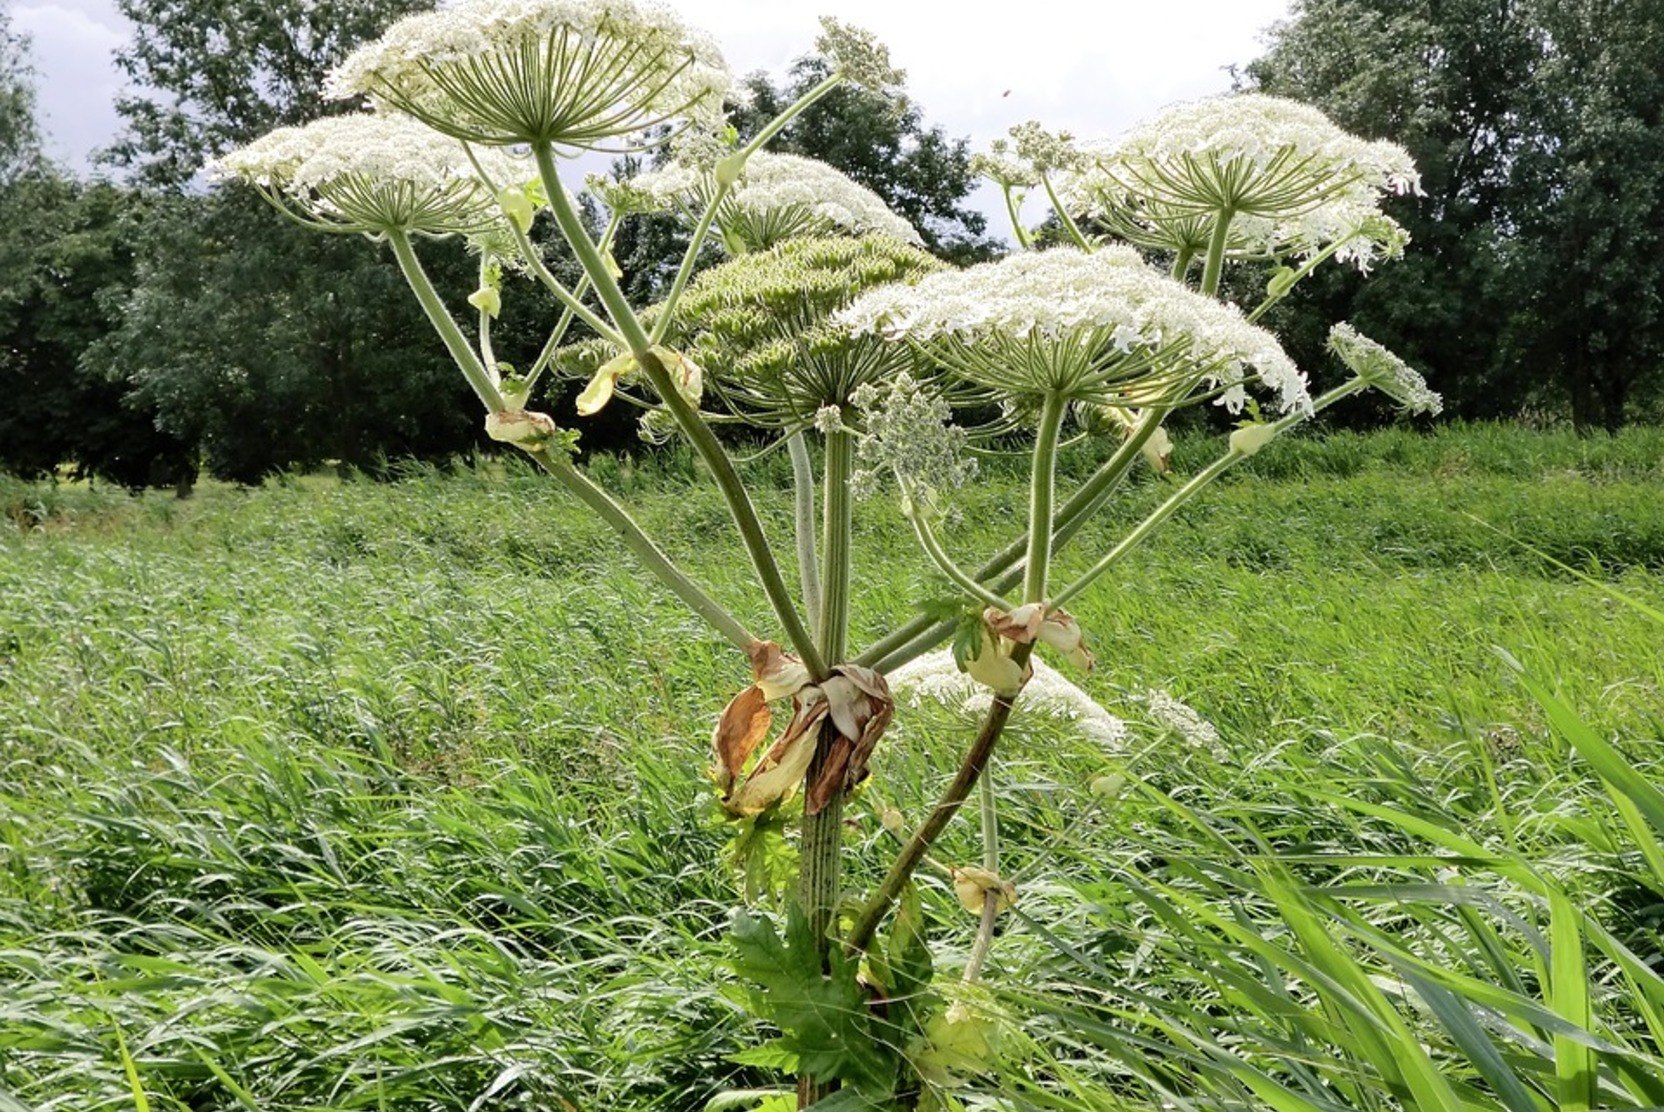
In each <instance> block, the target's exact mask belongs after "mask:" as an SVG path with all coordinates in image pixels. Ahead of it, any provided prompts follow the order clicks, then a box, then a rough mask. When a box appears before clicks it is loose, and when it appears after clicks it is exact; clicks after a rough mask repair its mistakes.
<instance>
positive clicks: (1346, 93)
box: [0, 0, 1664, 490]
mask: <svg viewBox="0 0 1664 1112" xmlns="http://www.w3.org/2000/svg"><path fill="white" fill-rule="evenodd" d="M428 6H430V4H429V0H351V2H346V3H339V4H330V5H318V4H313V3H310V2H308V0H278V2H266V0H231V2H230V3H225V2H220V3H215V4H212V5H209V4H206V3H203V2H202V0H121V3H120V8H121V10H122V12H123V14H124V15H126V16H127V17H128V18H129V19H130V20H131V21H132V22H133V25H134V27H135V29H136V33H135V36H134V38H133V40H132V41H131V42H130V43H129V44H128V45H127V46H125V47H124V48H123V50H122V52H121V53H120V55H119V57H118V63H119V65H120V67H121V69H122V70H123V71H124V73H125V74H126V76H127V77H128V78H129V80H130V82H131V89H132V90H133V91H131V92H129V93H128V94H127V95H125V96H124V97H123V98H122V99H121V100H120V101H119V103H118V105H117V109H118V111H119V113H120V115H121V117H122V119H123V121H124V123H125V131H124V133H123V135H122V136H121V138H120V139H119V140H118V141H117V142H116V144H115V145H114V146H113V147H111V148H110V149H109V150H108V151H106V152H104V154H103V156H102V157H103V159H104V161H105V162H106V163H108V165H109V167H110V170H111V174H110V175H108V176H101V177H97V178H94V179H91V180H80V179H78V178H76V177H75V176H73V175H71V174H69V173H67V172H66V171H64V170H63V169H62V168H61V167H58V166H55V165H54V164H52V163H51V162H50V161H49V160H48V159H47V158H46V157H45V156H44V155H43V154H42V150H41V137H40V135H39V132H38V128H37V125H36V117H35V110H34V109H35V104H34V75H33V73H32V72H31V70H30V68H29V64H28V50H27V43H26V42H25V41H24V40H23V39H22V38H21V37H20V36H18V35H17V34H15V33H14V32H13V31H12V29H11V27H10V24H9V21H8V20H7V18H6V12H5V9H4V8H3V7H0V217H3V218H0V399H4V400H3V401H0V470H6V471H11V472H14V473H19V474H24V475H35V476H42V475H50V474H55V473H58V472H59V471H60V469H62V468H65V467H69V468H72V469H74V470H75V471H77V472H79V473H81V474H86V475H93V476H98V477H101V478H103V479H106V480H108V481H111V482H115V483H120V484H123V485H126V486H130V487H142V486H151V485H173V486H178V487H179V488H180V489H182V490H184V489H188V488H189V484H190V483H191V482H192V481H194V479H195V478H196V476H197V475H198V474H199V472H201V471H204V470H205V471H207V472H208V473H210V474H213V475H215V476H217V477H221V478H226V479H232V480H236V481H244V482H254V481H258V480H259V479H260V478H262V477H264V476H265V475H268V474H271V473H273V472H276V471H280V470H285V469H290V468H304V467H313V466H317V465H319V464H321V463H324V462H325V461H334V462H335V463H337V464H338V465H339V466H342V467H346V468H358V469H367V470H374V469H376V468H378V467H380V466H382V465H383V464H384V463H385V461H387V460H389V459H394V458H398V457H402V456H416V457H422V458H428V459H440V458H445V457H448V456H451V455H453V454H456V453H458V452H464V451H467V450H469V449H470V448H472V447H474V446H476V445H477V444H479V443H480V431H479V429H478V428H477V422H476V421H474V420H473V418H472V417H471V416H470V415H471V414H472V413H473V407H471V406H470V405H468V404H466V401H467V399H466V397H465V394H466V391H465V388H464V387H463V385H462V383H461V382H460V381H458V380H457V377H456V376H455V374H454V373H453V371H452V370H451V368H450V367H449V365H448V364H447V363H446V361H445V359H444V356H443V353H442V352H441V351H440V350H439V349H438V348H437V346H436V345H435V344H434V343H433V342H432V341H431V338H430V336H429V331H428V328H427V326H426V324H425V322H424V321H423V320H422V319H421V317H420V313H419V311H418V310H417V308H416V307H415V305H414V303H413V300H412V299H411V298H409V297H407V296H404V291H403V290H402V289H401V288H400V282H401V281H402V280H401V279H400V277H399V275H398V272H397V270H396V269H395V268H394V267H393V266H391V265H390V263H389V262H388V261H387V260H386V259H385V258H383V257H381V253H380V252H379V251H378V250H377V248H376V247H375V245H373V244H370V243H367V242H365V241H363V240H361V239H359V238H356V237H320V236H316V235H313V234H310V233H307V232H305V231H303V230H302V229H298V228H294V227H291V226H289V225H287V224H285V223H284V222H283V221H282V220H280V219H279V218H278V217H277V216H276V215H275V214H273V213H272V212H271V211H270V210H268V209H267V208H266V207H265V206H264V205H263V204H262V203H261V202H260V201H259V200H258V199H257V198H255V197H253V196H251V195H250V194H249V193H248V192H247V191H244V190H241V189H233V188H223V187H219V186H216V185H213V184H212V183H208V182H205V181H204V178H203V175H202V171H203V167H204V166H205V165H206V163H207V162H208V161H209V160H210V159H212V158H213V157H214V156H216V155H218V154H220V153H223V152H224V151H226V150H228V149H230V148H232V147H235V146H237V145H239V144H241V143H244V142H247V141H248V140H250V139H252V138H254V137H256V136H258V135H260V134H262V133H264V132H266V131H268V130H270V129H271V128H273V127H276V126H279V125H282V124H288V123H300V122H304V121H306V120H308V119H312V118H315V117H316V116H318V115H321V114H323V113H326V112H330V111H340V110H342V109H343V107H344V106H341V105H336V104H331V103H329V102H326V101H324V100H323V99H322V96H321V93H320V89H321V84H322V79H323V76H324V74H325V73H327V72H328V70H329V69H330V67H331V66H333V65H334V64H335V62H336V61H338V60H339V59H340V58H341V57H343V56H344V55H345V53H346V52H347V51H348V50H350V49H351V48H352V47H353V46H354V45H355V44H357V43H358V42H360V41H362V40H364V39H365V38H368V37H370V36H373V35H374V34H376V33H378V32H379V31H380V30H381V29H382V28H383V27H384V26H386V25H387V24H388V23H390V22H391V21H393V20H394V19H396V18H398V17H400V16H402V15H404V14H407V13H408V12H411V11H414V10H418V9H420V8H424V7H428ZM824 65H825V63H824V61H823V60H821V59H818V58H814V57H806V58H804V59H802V60H800V61H799V62H798V63H797V64H796V66H795V67H794V68H793V69H792V70H791V71H790V73H788V74H787V75H786V76H785V77H784V78H783V79H782V80H780V81H778V82H776V81H774V80H771V79H770V78H768V77H767V76H763V75H756V76H753V77H751V78H750V79H748V82H747V84H748V86H749V91H750V92H751V94H752V104H751V106H750V107H749V108H746V109H741V110H739V112H738V114H737V118H736V122H737V125H738V126H739V128H740V130H741V133H742V134H746V133H748V132H749V131H750V130H751V129H753V128H754V127H755V126H757V124H758V122H759V121H761V120H764V119H767V118H768V117H769V116H770V115H771V114H772V110H773V109H774V108H775V107H778V105H779V104H781V103H785V102H787V101H789V100H790V99H791V98H793V97H794V96H795V95H796V94H797V93H798V92H799V91H801V90H802V89H805V88H807V87H809V86H810V85H812V84H814V83H815V82H816V81H817V80H818V79H819V78H820V77H821V76H822V75H823V74H824ZM1239 83H1240V84H1241V85H1242V86H1243V87H1245V88H1252V89H1256V90H1260V91H1265V92H1270V93H1275V94H1279V95H1285V96H1292V97H1296V98H1298V99H1301V100H1306V101H1309V102H1312V103H1315V104H1317V105H1318V106H1319V107H1321V108H1323V109H1324V110H1325V111H1327V112H1328V113H1329V114H1330V115H1331V116H1332V117H1334V118H1335V119H1336V120H1337V122H1339V123H1340V124H1341V125H1342V126H1345V127H1347V128H1349V129H1351V130H1354V131H1357V132H1359V133H1360V134H1364V135H1366V136H1369V137H1372V138H1390V139H1393V140H1395V141H1397V142H1399V143H1402V144H1404V145H1405V146H1407V147H1408V148H1409V149H1410V151H1411V153H1412V154H1413V155H1414V156H1415V157H1416V160H1417V162H1418V164H1419V165H1420V166H1421V168H1422V173H1423V193H1422V195H1420V196H1417V197H1409V198H1404V199H1402V200H1401V201H1398V202H1395V205H1396V207H1395V210H1394V212H1393V214H1394V215H1395V216H1396V217H1397V218H1398V219H1399V220H1400V221H1401V222H1402V223H1403V224H1404V225H1405V226H1406V227H1407V228H1409V230H1410V231H1411V233H1412V235H1413V237H1414V243H1413V245H1412V249H1411V251H1410V253H1409V254H1408V255H1407V256H1406V258H1405V259H1404V260H1403V261H1401V262H1398V263H1395V264H1392V265H1391V266H1389V267H1388V268H1386V269H1385V270H1383V272H1382V273H1381V274H1380V275H1379V276H1378V277H1377V278H1376V279H1375V280H1374V281H1372V282H1369V283H1359V282H1357V281H1356V280H1355V279H1353V278H1352V277H1350V276H1349V275H1347V274H1346V273H1344V272H1343V271H1342V269H1341V268H1338V267H1336V268H1330V269H1329V271H1328V272H1327V273H1325V274H1324V275H1323V279H1322V280H1321V281H1314V282H1312V283H1308V284H1307V285H1309V286H1310V287H1311V289H1310V290H1309V291H1307V292H1303V293H1302V294H1300V295H1299V296H1298V297H1296V298H1292V299H1290V301H1289V302H1288V303H1287V304H1286V305H1285V306H1283V307H1282V308H1281V309H1280V310H1279V311H1278V312H1279V317H1278V319H1276V320H1274V321H1273V322H1272V323H1273V324H1274V325H1275V326H1276V327H1277V330H1278V331H1279V333H1280V334H1282V335H1284V336H1285V337H1286V338H1287V342H1288V345H1289V347H1290V350H1291V353H1292V354H1294V355H1295V356H1296V358H1297V359H1298V360H1300V361H1301V362H1302V364H1303V365H1308V366H1314V365H1316V364H1317V362H1318V361H1319V360H1320V359H1321V353H1320V351H1319V345H1320V344H1321V336H1320V332H1319V330H1318V328H1317V326H1316V324H1314V323H1313V322H1317V321H1328V320H1333V319H1337V318H1339V317H1348V318H1350V319H1352V320H1354V321H1355V322H1356V323H1357V324H1358V325H1359V327H1361V328H1363V329H1364V330H1365V331H1368V332H1370V333H1371V334H1372V335H1376V336H1378V337H1380V338H1381V339H1383V340H1385V341H1387V342H1389V343H1391V344H1392V345H1393V346H1395V348H1396V349H1397V350H1399V351H1400V352H1402V353H1403V354H1404V355H1405V356H1406V357H1407V358H1409V359H1410V360H1411V362H1413V363H1415V364H1417V365H1418V366H1419V367H1421V368H1422V369H1424V370H1425V371H1426V372H1427V374H1428V377H1429V379H1430V381H1431V382H1432V383H1433V385H1434V386H1435V387H1436V388H1438V389H1440V390H1442V391H1443V392H1444V393H1445V396H1446V398H1447V399H1448V401H1449V402H1450V408H1451V409H1452V410H1453V411H1454V412H1455V413H1457V414H1459V415H1462V416H1467V417H1515V416H1519V415H1521V414H1522V412H1529V413H1534V414H1538V415H1541V416H1545V417H1550V418H1553V417H1556V416H1559V415H1561V414H1564V415H1567V416H1569V417H1570V418H1571V419H1572V420H1574V421H1575V422H1576V423H1577V424H1578V426H1579V427H1582V428H1593V427H1606V428H1616V427H1617V426H1618V425H1619V424H1621V423H1623V422H1624V421H1626V420H1633V419H1636V418H1647V417H1654V416H1656V415H1658V413H1659V405H1660V398H1661V395H1664V309H1661V306H1660V301H1661V299H1664V252H1661V251H1660V250H1659V248H1660V246H1661V245H1660V244H1659V242H1658V241H1659V239H1660V237H1661V236H1664V119H1661V108H1664V0H1420V2H1408V3H1407V2H1405V0H1296V3H1295V4H1294V7H1293V10H1292V12H1291V15H1290V17H1289V19H1288V20H1286V21H1284V22H1283V23H1280V24H1278V25H1277V26H1275V27H1274V28H1273V29H1272V30H1271V31H1270V32H1269V34H1268V37H1267V49H1266V51H1265V53H1264V54H1263V55H1262V56H1261V57H1260V58H1259V59H1257V60H1255V61H1253V62H1252V63H1250V64H1249V65H1248V66H1247V67H1245V69H1244V70H1243V71H1242V72H1241V73H1240V74H1239ZM773 146H774V148H775V149H778V150H783V151H788V152H792V153H799V154H807V155H811V156H814V157H818V158H822V159H824V160H826V161H828V162H830V163H832V164H833V165H835V166H838V167H839V168H840V169H842V170H844V171H845V172H846V173H848V174H850V175H851V176H852V177H854V178H855V179H856V180H858V181H860V182H861V183H862V184H864V185H867V186H868V187H869V188H872V189H874V190H875V191H876V192H878V193H879V194H880V196H882V197H884V198H885V200H886V201H887V202H888V203H889V204H890V205H891V207H892V208H894V209H895V210H896V211H897V212H898V213H900V214H901V215H903V216H905V217H907V218H908V219H909V220H911V221H912V222H913V223H914V224H915V225H917V226H918V227H919V229H920V231H921V233H922V234H923V235H924V237H925V239H926V242H927V244H928V245H929V246H930V248H931V249H932V250H933V251H935V252H937V253H938V254H940V255H942V256H943V257H945V258H949V259H951V260H954V261H957V262H970V261H975V260H978V259H983V258H988V257H991V256H992V255H993V254H995V253H996V252H997V250H998V243H997V242H996V241H995V240H993V239H991V238H989V236H988V235H987V230H986V228H985V227H984V222H983V218H982V217H981V216H980V215H979V214H978V213H976V212H975V211H973V210H971V209H969V208H968V207H967V205H966V197H967V196H968V194H969V192H970V190H971V188H972V186H973V185H974V184H975V183H974V182H973V180H972V177H971V174H970V170H969V151H968V149H967V144H966V142H965V141H964V140H959V139H952V138H950V137H948V136H946V135H945V134H944V133H943V131H942V129H941V128H939V127H934V126H931V125H929V124H927V123H926V122H925V121H924V120H923V118H922V115H921V113H920V111H919V109H918V107H917V106H916V105H913V104H911V103H910V102H907V101H905V100H903V101H902V102H901V103H900V104H899V105H898V104H892V103H889V102H885V101H882V100H879V99H877V98H874V97H872V96H871V95H870V94H867V93H863V92H861V91H857V90H847V89H840V90H838V91H837V92H836V93H834V94H833V96H831V97H829V98H827V99H826V100H825V101H822V102H821V103H819V104H817V105H816V106H815V107H814V108H813V109H811V110H810V111H809V112H807V113H805V114H804V115H803V116H802V117H800V118H799V119H798V120H797V121H795V122H794V123H793V125H792V126H791V128H789V129H788V130H787V132H785V133H784V134H783V135H782V136H781V137H780V139H779V140H778V141H776V143H775V144H773ZM680 235H681V233H680V232H679V231H678V230H677V227H676V225H675V224H674V223H673V222H672V221H669V220H660V219H654V218H640V219H637V220H635V221H634V222H632V223H631V224H629V225H627V227H626V228H625V230H624V232H623V234H622V235H621V237H620V239H619V241H618V243H617V245H616V249H615V253H616V255H617V257H618V259H619V261H620V264H621V266H622V267H623V268H624V270H625V274H626V281H627V285H628V286H629V288H630V290H631V292H632V294H636V295H641V296H645V297H651V295H652V293H653V292H654V290H655V288H656V285H657V284H658V283H660V282H662V281H663V278H664V275H665V273H666V270H667V260H673V259H675V258H676V257H678V255H679V251H680V246H681V243H682V242H683V241H682V240H681V239H680ZM550 251H551V257H550V263H551V265H552V266H553V267H555V268H556V269H557V270H558V269H559V268H560V267H561V266H563V265H566V263H565V261H564V260H562V259H561V258H559V257H558V253H557V252H555V251H554V249H553V248H552V247H551V248H550ZM474 265H475V264H474V262H473V261H472V260H470V259H469V258H467V257H466V255H465V253H464V252H463V250H462V249H461V248H460V247H454V248H453V249H451V250H450V251H449V252H445V251H443V250H442V251H440V252H436V253H435V254H434V255H433V266H434V269H435V270H436V271H438V272H439V274H438V277H439V279H440V280H441V281H443V282H445V283H447V284H448V286H449V288H451V289H454V290H458V291H461V290H466V289H470V288H472V281H473V268H474ZM1245 296H1246V294H1245ZM548 312H549V308H548V306H547V304H546V299H543V298H540V297H530V298H525V299H522V300H521V301H519V302H518V303H517V302H516V301H515V300H514V299H512V298H511V299H509V302H508V304H507V305H506V306H505V314H504V319H503V321H502V323H501V325H500V327H499V329H498V333H497V342H498V346H499V351H500V352H502V353H503V354H504V357H505V358H507V359H508V360H509V361H510V362H513V361H514V359H515V357H516V356H517V355H518V356H519V357H520V358H522V359H526V358H529V357H530V356H531V355H532V354H534V353H535V351H536V350H537V346H538V344H539V341H540V339H541V336H542V335H543V334H544V333H545V332H546V331H547V329H548V327H549V326H550V325H551V324H552V321H551V320H549V319H546V315H547V314H548ZM551 389H570V386H569V385H568V384H562V383H555V384H553V385H552V386H551ZM551 408H554V409H555V410H556V411H559V403H558V401H556V402H554V403H553V405H552V406H551ZM632 435H633V428H632V426H631V425H630V424H628V423H627V422H623V421H620V422H618V423H617V424H616V425H605V424H603V425H598V426H586V428H585V443H586V444H587V445H589V446H591V447H616V446H622V445H623V444H625V443H626V442H627V439H628V438H629V437H631V436H632Z"/></svg>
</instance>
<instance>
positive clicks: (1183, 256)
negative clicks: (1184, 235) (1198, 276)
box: [1173, 247, 1196, 282]
mask: <svg viewBox="0 0 1664 1112" xmlns="http://www.w3.org/2000/svg"><path fill="white" fill-rule="evenodd" d="M1195 258H1196V252H1195V251H1193V250H1192V249H1190V248H1189V247H1181V248H1179V250H1178V253H1177V254H1175V255H1174V256H1173V281H1175V282H1182V281H1184V280H1185V278H1187V277H1188V276H1189V274H1190V264H1191V263H1192V262H1193V261H1194V260H1195Z"/></svg>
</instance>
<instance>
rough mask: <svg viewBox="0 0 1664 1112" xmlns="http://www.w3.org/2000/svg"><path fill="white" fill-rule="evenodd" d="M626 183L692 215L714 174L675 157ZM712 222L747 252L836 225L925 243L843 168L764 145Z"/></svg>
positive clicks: (632, 192) (664, 206) (632, 191)
mask: <svg viewBox="0 0 1664 1112" xmlns="http://www.w3.org/2000/svg"><path fill="white" fill-rule="evenodd" d="M623 186H624V188H625V189H626V190H627V191H628V194H627V196H629V197H630V198H636V197H639V198H646V199H650V200H651V201H654V202H656V203H657V207H658V208H660V209H661V210H678V211H681V212H683V213H685V214H687V215H688V217H689V218H690V219H692V218H693V217H695V216H696V215H697V214H698V213H699V212H700V211H702V210H703V209H704V207H705V205H706V204H707V203H708V200H709V198H710V196H711V195H712V193H713V192H714V190H715V181H714V178H713V175H712V173H711V172H710V171H707V170H700V169H695V168H693V167H690V166H686V165H682V164H677V163H672V164H671V165H669V166H666V167H664V168H663V169H659V170H652V171H649V172H647V173H645V174H639V175H637V176H636V177H634V178H631V179H630V180H629V181H628V182H625V183H623ZM616 189H617V187H614V190H616ZM616 195H619V196H620V197H621V198H622V197H624V196H626V194H616ZM716 224H717V227H718V228H719V229H720V230H721V231H722V232H723V234H724V239H725V241H727V242H730V243H732V244H734V246H735V247H737V248H743V249H744V250H747V251H762V250H766V249H767V248H769V247H772V246H773V245H774V244H776V243H779V242H781V241H782V240H785V239H789V238H792V237H794V236H815V235H827V234H830V233H833V232H838V233H842V234H845V235H856V236H859V235H869V234H877V235H887V236H890V237H891V238H893V239H899V240H901V241H902V242H903V243H910V244H914V245H918V244H920V243H922V242H923V241H922V240H921V239H920V238H919V233H918V230H917V229H915V228H914V227H913V226H912V225H911V224H909V223H908V222H907V221H905V220H903V219H902V218H901V217H899V216H897V215H896V214H895V213H894V212H891V211H890V208H889V206H888V205H886V204H885V203H884V199H883V198H882V197H880V196H879V195H878V194H876V193H874V192H873V191H872V190H870V189H868V188H867V187H866V186H864V185H860V184H859V183H857V182H855V181H853V180H852V179H850V178H849V177H848V176H847V175H845V174H843V173H842V172H841V171H839V170H836V169H834V168H833V167H831V166H828V165H827V164H826V163H824V162H821V161H818V160H817V159H813V158H800V157H798V156H797V155H790V154H769V153H768V152H766V151H759V152H757V153H756V154H754V155H752V156H751V157H750V158H748V159H747V160H746V162H745V168H744V170H743V171H742V173H741V176H740V178H739V180H738V182H737V183H736V184H735V186H734V188H733V189H732V190H730V191H729V193H728V195H727V196H726V197H725V198H723V201H722V204H721V206H719V207H718V209H717V214H716Z"/></svg>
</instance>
